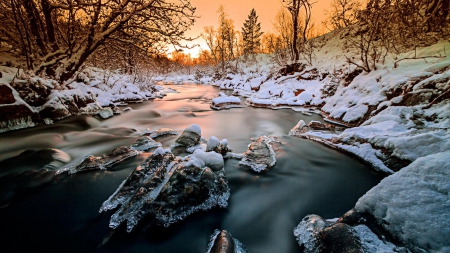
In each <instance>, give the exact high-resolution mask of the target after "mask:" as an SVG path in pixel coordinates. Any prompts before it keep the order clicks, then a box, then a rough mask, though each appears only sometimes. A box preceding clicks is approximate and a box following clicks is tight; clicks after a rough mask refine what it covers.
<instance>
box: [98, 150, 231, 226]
mask: <svg viewBox="0 0 450 253" xmlns="http://www.w3.org/2000/svg"><path fill="white" fill-rule="evenodd" d="M229 195H230V190H229V188H228V183H227V179H226V176H225V171H224V169H223V158H222V157H221V156H220V155H218V154H216V153H214V152H210V153H205V152H203V151H197V152H196V153H194V154H193V155H191V156H188V157H185V158H181V157H175V156H174V155H173V154H172V153H170V151H169V150H167V149H166V150H164V149H162V148H158V149H157V150H155V152H154V153H153V154H152V155H151V156H149V157H148V158H147V159H146V160H145V161H144V162H143V163H142V164H140V165H139V166H138V167H137V168H136V169H135V170H134V171H133V173H132V174H131V175H130V176H129V177H128V178H127V179H126V180H125V181H124V182H123V183H122V184H121V185H120V186H119V188H118V189H117V191H116V192H115V193H114V194H113V195H112V196H111V197H110V198H109V199H108V200H106V201H105V202H104V203H103V205H102V207H101V208H100V212H102V211H106V210H110V209H114V208H116V207H117V206H119V205H120V208H119V209H118V210H117V211H116V212H115V213H114V214H113V215H112V217H111V220H110V224H109V225H110V227H111V228H117V227H118V226H119V225H120V224H121V223H122V222H124V221H127V231H131V230H132V229H133V228H134V227H135V226H136V225H137V223H138V221H139V220H140V219H141V218H142V217H143V216H146V215H148V216H151V217H152V218H153V222H154V223H156V224H160V225H164V226H169V225H170V224H172V223H174V222H177V221H178V220H182V219H184V218H185V217H186V216H188V215H190V214H192V213H193V212H196V211H200V210H207V209H210V208H212V207H214V206H221V207H226V206H227V205H228V198H229Z"/></svg>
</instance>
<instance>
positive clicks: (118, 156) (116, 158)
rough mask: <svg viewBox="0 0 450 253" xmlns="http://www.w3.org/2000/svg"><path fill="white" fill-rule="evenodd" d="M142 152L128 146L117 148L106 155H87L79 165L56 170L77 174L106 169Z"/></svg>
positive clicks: (59, 172)
mask: <svg viewBox="0 0 450 253" xmlns="http://www.w3.org/2000/svg"><path fill="white" fill-rule="evenodd" d="M140 153H141V152H140V151H137V150H132V149H130V148H129V147H127V146H122V147H118V148H115V149H113V150H112V151H111V153H109V154H108V155H104V156H92V155H90V156H87V157H86V158H84V159H83V161H82V162H81V163H80V164H79V165H77V166H69V167H66V168H64V169H60V170H58V171H57V172H56V175H58V174H61V173H64V172H66V171H68V173H69V174H75V173H77V172H80V171H85V170H106V169H108V168H110V167H112V166H114V165H116V164H118V163H120V162H122V161H124V160H126V159H128V158H130V157H133V156H137V155H139V154H140Z"/></svg>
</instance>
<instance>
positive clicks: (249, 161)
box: [239, 135, 277, 172]
mask: <svg viewBox="0 0 450 253" xmlns="http://www.w3.org/2000/svg"><path fill="white" fill-rule="evenodd" d="M273 142H277V141H275V140H274V139H273V138H270V137H267V136H265V135H264V136H261V137H259V138H258V139H257V140H256V141H253V142H252V143H250V145H249V146H248V150H246V151H245V152H244V154H243V156H244V157H243V158H242V160H241V161H240V162H239V164H242V165H247V166H250V167H251V168H252V169H253V170H254V171H256V172H261V171H263V170H266V169H268V168H270V167H272V166H274V165H275V163H276V162H277V159H276V155H275V151H274V150H273V148H272V145H271V143H273Z"/></svg>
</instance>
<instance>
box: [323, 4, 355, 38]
mask: <svg viewBox="0 0 450 253" xmlns="http://www.w3.org/2000/svg"><path fill="white" fill-rule="evenodd" d="M360 9H361V3H360V2H359V1H358V0H333V1H332V2H331V8H330V9H329V10H325V15H326V16H327V18H326V20H325V21H324V22H323V24H324V26H325V27H327V28H328V29H329V30H330V31H332V30H335V29H342V28H345V27H348V26H350V25H352V24H354V23H356V22H357V13H358V11H359V10H360Z"/></svg>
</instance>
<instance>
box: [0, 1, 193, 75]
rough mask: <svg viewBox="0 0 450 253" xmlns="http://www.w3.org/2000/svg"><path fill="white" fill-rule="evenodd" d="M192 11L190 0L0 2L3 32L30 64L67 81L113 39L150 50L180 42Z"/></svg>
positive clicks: (0, 34) (4, 39) (0, 30)
mask: <svg viewBox="0 0 450 253" xmlns="http://www.w3.org/2000/svg"><path fill="white" fill-rule="evenodd" d="M194 12H195V8H194V7H192V5H191V3H190V1H189V0H176V1H169V0H148V1H135V0H109V1H104V0H8V1H1V2H0V22H1V23H2V26H0V38H1V41H2V42H5V43H7V44H8V45H9V47H10V48H11V52H12V53H15V54H16V55H17V56H20V57H23V58H25V61H26V66H27V68H28V69H29V70H32V71H34V72H35V73H37V74H39V73H46V74H47V75H50V76H53V77H57V78H59V79H60V81H65V80H68V79H69V78H70V77H72V76H73V75H74V74H75V73H76V72H77V70H78V69H79V68H80V67H81V66H82V65H83V63H84V62H85V61H86V60H87V59H88V58H89V56H90V55H91V54H92V53H94V52H95V51H96V50H97V49H98V48H99V47H101V46H103V45H106V44H107V43H108V41H111V40H115V41H120V42H121V43H125V44H130V45H133V46H135V47H138V48H140V49H141V50H143V51H146V52H148V53H150V54H151V53H156V52H155V50H154V49H155V48H161V47H159V46H158V45H161V44H166V43H170V44H173V45H175V46H179V47H180V46H181V45H180V43H179V41H180V40H181V39H188V38H185V36H184V33H185V31H187V30H188V29H189V28H190V26H191V25H193V23H194V21H195V18H196V16H195V15H194Z"/></svg>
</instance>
